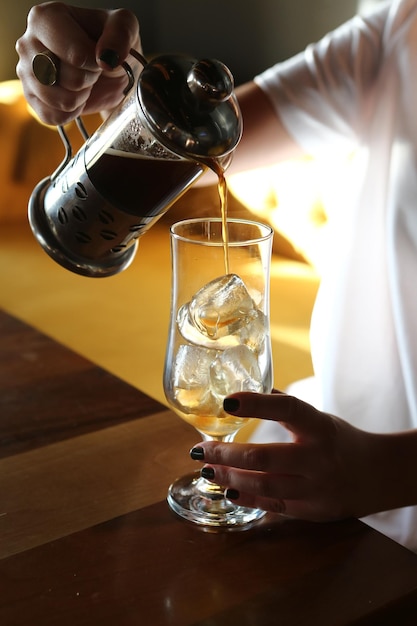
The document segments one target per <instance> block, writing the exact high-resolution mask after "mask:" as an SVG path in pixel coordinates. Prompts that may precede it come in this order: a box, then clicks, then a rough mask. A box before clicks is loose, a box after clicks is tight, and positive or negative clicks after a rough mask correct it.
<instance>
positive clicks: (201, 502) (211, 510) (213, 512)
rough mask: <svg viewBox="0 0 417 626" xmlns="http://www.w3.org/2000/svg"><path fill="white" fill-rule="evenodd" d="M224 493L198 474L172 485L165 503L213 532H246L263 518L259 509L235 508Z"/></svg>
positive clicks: (237, 506) (183, 477)
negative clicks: (216, 530)
mask: <svg viewBox="0 0 417 626" xmlns="http://www.w3.org/2000/svg"><path fill="white" fill-rule="evenodd" d="M223 491H224V490H223V488H222V487H219V486H218V485H215V484H213V483H211V482H209V481H208V480H205V479H204V478H202V477H201V476H200V472H199V471H197V472H193V473H192V474H187V475H186V476H182V477H181V478H178V479H177V480H176V481H175V482H173V483H172V485H171V486H170V488H169V490H168V496H167V500H168V504H169V506H170V507H171V509H172V510H173V511H174V512H175V513H177V515H180V516H181V517H183V518H185V519H187V520H188V521H190V522H194V523H195V524H200V525H201V526H207V527H209V528H212V529H215V528H223V529H226V530H246V529H248V528H250V527H251V526H252V525H253V524H254V522H256V521H257V520H259V519H261V518H262V517H263V516H264V515H265V513H266V512H265V511H262V510H261V509H250V508H248V507H244V506H239V505H237V504H234V503H233V502H231V501H230V500H227V499H226V498H225V497H224V495H223Z"/></svg>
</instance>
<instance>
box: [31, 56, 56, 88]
mask: <svg viewBox="0 0 417 626" xmlns="http://www.w3.org/2000/svg"><path fill="white" fill-rule="evenodd" d="M32 71H33V74H34V76H35V78H36V79H37V80H38V81H39V82H40V83H41V85H47V86H48V87H52V85H56V84H57V82H58V71H59V59H58V57H56V56H55V55H54V54H52V52H49V50H44V52H40V53H39V54H35V56H34V57H33V59H32Z"/></svg>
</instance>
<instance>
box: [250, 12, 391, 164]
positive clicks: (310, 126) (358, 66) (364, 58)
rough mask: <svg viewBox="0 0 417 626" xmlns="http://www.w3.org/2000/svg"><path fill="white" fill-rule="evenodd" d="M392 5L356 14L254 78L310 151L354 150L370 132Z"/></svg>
mask: <svg viewBox="0 0 417 626" xmlns="http://www.w3.org/2000/svg"><path fill="white" fill-rule="evenodd" d="M388 13H389V6H386V5H385V4H384V5H383V7H382V9H379V11H377V12H375V13H373V14H372V15H370V16H367V17H360V16H356V17H354V18H353V19H351V20H349V21H348V22H346V23H345V24H343V25H342V26H340V27H339V28H338V29H336V30H335V31H333V32H332V33H330V34H328V35H327V36H326V37H324V38H323V39H322V40H321V41H319V42H318V43H316V44H312V45H310V46H308V47H307V48H306V50H305V51H304V52H302V53H300V54H298V55H296V56H295V57H293V58H292V59H289V60H288V61H284V62H282V63H278V64H277V65H275V66H273V67H271V68H270V69H268V70H266V71H265V72H264V73H262V74H260V75H259V76H257V77H256V78H255V82H256V83H257V84H258V85H259V86H260V87H261V88H262V89H263V90H264V91H265V93H266V94H267V95H268V96H269V97H270V99H271V101H272V103H273V105H274V107H275V109H276V111H277V113H278V115H279V117H280V118H281V120H282V122H283V124H284V125H285V126H286V128H287V130H288V131H289V133H290V134H291V135H292V136H293V137H294V138H295V140H296V141H297V142H298V143H299V144H300V145H301V146H302V147H303V149H304V150H306V151H307V152H308V153H310V154H320V152H324V151H325V150H328V148H329V145H331V146H332V150H336V151H340V152H349V151H351V150H352V149H353V148H354V147H355V146H356V145H357V144H358V143H359V142H360V141H361V140H362V139H363V136H364V133H366V128H367V120H369V116H370V115H372V107H373V104H372V103H373V100H374V89H373V86H374V84H375V83H376V81H377V77H378V75H379V73H380V68H381V61H382V58H383V52H382V50H383V32H384V28H385V25H386V21H387V17H388Z"/></svg>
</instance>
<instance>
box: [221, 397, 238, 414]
mask: <svg viewBox="0 0 417 626" xmlns="http://www.w3.org/2000/svg"><path fill="white" fill-rule="evenodd" d="M239 407H240V402H239V400H238V399H237V398H225V399H224V400H223V408H224V410H225V411H226V413H235V412H236V411H238V410H239Z"/></svg>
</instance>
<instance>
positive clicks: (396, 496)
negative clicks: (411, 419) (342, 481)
mask: <svg viewBox="0 0 417 626" xmlns="http://www.w3.org/2000/svg"><path fill="white" fill-rule="evenodd" d="M368 448H369V449H368V452H369V466H368V467H369V476H370V483H371V484H370V486H369V488H368V489H367V492H368V496H369V499H368V502H367V505H368V507H367V508H369V513H376V512H379V511H387V510H390V509H396V508H400V507H404V506H411V505H417V430H411V431H405V432H399V433H390V434H369V441H368Z"/></svg>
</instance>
